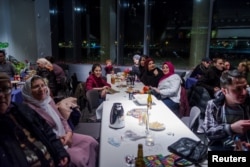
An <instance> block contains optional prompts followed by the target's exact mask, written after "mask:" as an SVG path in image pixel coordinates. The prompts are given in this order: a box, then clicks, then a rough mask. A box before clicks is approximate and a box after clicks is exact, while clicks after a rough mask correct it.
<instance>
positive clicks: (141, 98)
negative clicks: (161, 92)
mask: <svg viewBox="0 0 250 167" xmlns="http://www.w3.org/2000/svg"><path fill="white" fill-rule="evenodd" d="M134 98H135V100H136V101H137V103H138V104H141V105H147V103H148V102H147V99H148V94H135V95H134ZM156 100H157V99H156V97H155V96H153V95H152V102H153V103H154V102H155V101H156Z"/></svg>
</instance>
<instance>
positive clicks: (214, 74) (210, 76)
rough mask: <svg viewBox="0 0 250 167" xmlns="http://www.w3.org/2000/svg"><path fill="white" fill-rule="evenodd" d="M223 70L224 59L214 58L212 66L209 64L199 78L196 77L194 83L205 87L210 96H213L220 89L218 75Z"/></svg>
mask: <svg viewBox="0 0 250 167" xmlns="http://www.w3.org/2000/svg"><path fill="white" fill-rule="evenodd" d="M223 70H224V61H223V59H222V58H216V59H215V60H214V63H213V65H212V66H210V67H209V68H208V70H207V72H206V73H205V75H203V76H202V77H201V78H199V79H198V81H197V83H196V85H197V86H202V87H204V88H205V89H207V91H208V93H209V94H210V97H211V98H213V97H215V96H216V95H217V93H218V92H219V91H220V76H221V74H222V72H223Z"/></svg>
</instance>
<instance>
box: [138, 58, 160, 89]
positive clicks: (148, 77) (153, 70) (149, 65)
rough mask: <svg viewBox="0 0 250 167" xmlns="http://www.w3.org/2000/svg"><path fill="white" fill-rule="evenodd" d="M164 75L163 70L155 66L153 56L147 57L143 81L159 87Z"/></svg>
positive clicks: (148, 84) (145, 83) (147, 84)
mask: <svg viewBox="0 0 250 167" xmlns="http://www.w3.org/2000/svg"><path fill="white" fill-rule="evenodd" d="M162 76H163V73H162V70H161V69H159V68H158V67H156V66H155V61H154V60H153V59H152V58H147V59H146V61H145V72H144V73H143V76H142V77H141V82H142V83H144V85H146V86H152V87H157V86H158V83H159V80H160V79H161V77H162Z"/></svg>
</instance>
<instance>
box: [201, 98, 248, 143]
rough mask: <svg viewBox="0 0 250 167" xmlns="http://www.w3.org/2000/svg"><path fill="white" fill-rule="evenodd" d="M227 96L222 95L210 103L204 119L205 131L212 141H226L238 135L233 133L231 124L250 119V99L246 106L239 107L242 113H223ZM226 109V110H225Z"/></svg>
mask: <svg viewBox="0 0 250 167" xmlns="http://www.w3.org/2000/svg"><path fill="white" fill-rule="evenodd" d="M224 102H225V96H224V95H223V94H221V95H220V96H219V97H218V98H216V99H213V100H210V101H208V104H207V108H206V114H205V119H204V124H203V127H204V130H205V132H206V135H207V137H208V138H209V139H210V140H217V141H222V142H223V141H225V140H227V139H228V137H232V136H233V135H236V134H235V133H233V132H232V130H231V127H230V124H232V123H233V122H236V121H238V120H242V119H250V107H249V104H247V102H249V97H248V98H247V99H246V101H245V104H242V105H240V106H239V108H240V109H241V111H242V112H240V111H239V112H238V111H237V112H235V113H233V114H231V113H229V112H227V111H223V110H225V106H224ZM223 108H224V109H223Z"/></svg>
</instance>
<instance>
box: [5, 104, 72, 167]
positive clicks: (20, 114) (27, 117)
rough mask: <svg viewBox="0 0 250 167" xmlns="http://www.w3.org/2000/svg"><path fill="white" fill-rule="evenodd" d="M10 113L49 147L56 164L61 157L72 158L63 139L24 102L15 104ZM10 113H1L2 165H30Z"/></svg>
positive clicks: (8, 166) (16, 166)
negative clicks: (63, 143) (17, 136)
mask: <svg viewBox="0 0 250 167" xmlns="http://www.w3.org/2000/svg"><path fill="white" fill-rule="evenodd" d="M9 113H12V115H13V116H14V117H15V119H16V120H17V122H18V123H19V125H21V126H22V127H23V128H26V129H27V130H28V131H29V132H30V133H31V134H32V135H33V136H34V137H35V138H36V139H38V140H40V141H41V142H42V143H43V144H44V145H45V146H46V147H47V149H48V151H49V153H50V155H51V156H52V158H53V159H54V162H55V165H57V164H59V161H60V159H62V158H64V157H68V159H70V158H69V154H68V153H67V151H66V150H65V149H64V147H63V145H62V143H61V141H60V140H58V139H57V138H56V135H55V134H54V132H53V131H52V129H51V127H50V126H49V125H48V124H47V123H46V122H45V120H44V119H42V118H41V117H40V116H39V115H38V114H37V113H36V112H35V111H33V110H32V109H30V108H29V107H28V106H26V105H23V104H20V105H18V106H17V105H16V104H13V107H12V108H11V109H10V111H9V112H8V114H9ZM8 114H4V115H0V166H3V167H28V166H29V165H28V163H27V161H26V157H25V155H24V153H23V151H22V150H21V148H20V145H19V143H18V142H17V140H16V137H15V130H14V129H13V126H11V124H12V123H13V121H12V119H10V117H9V116H8ZM42 166H47V165H42Z"/></svg>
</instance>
